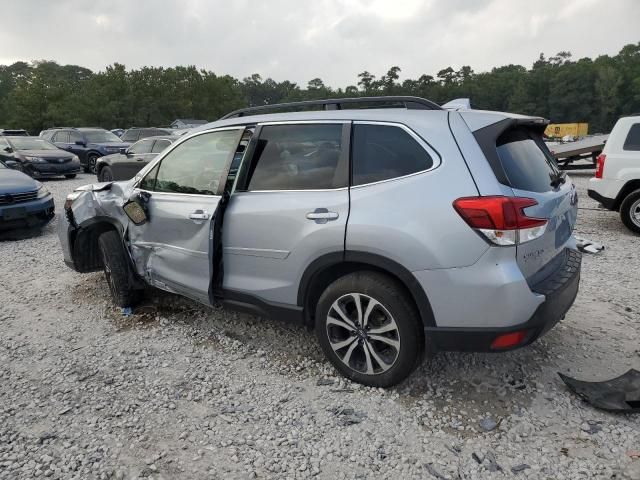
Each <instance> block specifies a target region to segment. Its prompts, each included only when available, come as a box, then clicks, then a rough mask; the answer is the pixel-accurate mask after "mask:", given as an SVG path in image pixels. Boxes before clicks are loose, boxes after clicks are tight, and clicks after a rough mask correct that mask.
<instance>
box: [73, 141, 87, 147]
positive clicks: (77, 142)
mask: <svg viewBox="0 0 640 480" xmlns="http://www.w3.org/2000/svg"><path fill="white" fill-rule="evenodd" d="M75 143H76V145H79V146H81V147H86V146H87V144H86V143H85V142H83V141H82V140H78V141H76V142H75Z"/></svg>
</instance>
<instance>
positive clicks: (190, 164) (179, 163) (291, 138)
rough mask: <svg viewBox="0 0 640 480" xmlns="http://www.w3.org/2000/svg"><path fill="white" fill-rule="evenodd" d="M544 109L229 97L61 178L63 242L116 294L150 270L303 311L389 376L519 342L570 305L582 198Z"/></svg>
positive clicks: (162, 277)
mask: <svg viewBox="0 0 640 480" xmlns="http://www.w3.org/2000/svg"><path fill="white" fill-rule="evenodd" d="M362 107H366V108H362ZM546 124H547V121H546V120H544V119H542V118H539V117H529V116H523V115H516V114H508V113H500V112H489V111H479V110H472V109H469V108H465V107H463V106H460V105H456V104H453V105H449V104H447V105H445V106H443V107H441V106H439V105H437V104H435V103H433V102H431V101H429V100H425V99H422V98H417V97H380V98H355V99H332V100H320V101H310V102H297V103H294V104H280V105H270V106H264V107H252V108H247V109H243V110H238V111H235V112H232V113H230V114H228V115H226V116H225V117H223V118H222V119H221V120H218V121H216V122H213V123H210V124H208V125H205V126H203V127H200V128H199V129H197V130H196V131H193V132H192V133H191V134H189V135H188V136H185V137H184V138H181V139H180V140H179V141H177V142H175V143H174V144H172V145H171V147H170V148H168V149H167V150H165V151H164V152H163V153H162V154H160V155H159V156H158V158H156V159H155V160H154V161H152V162H151V163H150V164H148V165H147V166H146V167H145V168H144V169H143V170H141V171H140V172H139V173H138V174H137V175H136V176H135V178H133V179H132V180H130V181H126V182H109V183H99V184H94V185H87V186H85V187H81V188H80V189H78V190H76V191H74V192H73V193H71V194H70V195H69V196H68V197H67V200H66V202H65V212H64V214H63V215H62V217H61V219H60V222H59V226H60V231H59V235H60V240H61V244H62V249H63V252H64V258H65V261H66V263H67V264H68V265H69V266H70V267H71V268H73V269H74V270H76V271H78V272H92V271H97V270H101V269H102V270H104V273H105V276H106V279H107V283H108V285H109V289H110V291H111V294H112V296H113V299H114V302H115V303H116V304H117V305H119V306H122V307H126V306H133V305H135V303H136V302H137V301H138V300H139V297H140V292H141V291H142V289H143V288H144V286H145V285H151V286H153V287H157V288H159V289H162V290H166V291H169V292H173V293H177V294H180V295H184V296H186V297H189V298H192V299H194V300H197V301H199V302H202V303H204V304H207V305H213V304H220V303H222V304H223V305H226V306H229V307H232V308H236V309H240V310H244V311H247V312H251V313H253V314H255V315H258V316H261V317H273V318H276V319H285V320H291V321H296V322H299V323H301V324H304V325H307V326H308V327H310V328H313V329H315V332H316V335H317V337H318V341H319V342H320V345H321V347H322V349H323V351H324V352H325V354H326V356H327V357H328V359H329V360H330V361H331V363H332V364H333V365H334V366H335V368H336V369H337V370H338V371H340V372H341V373H342V374H343V375H345V376H346V377H348V378H350V379H352V380H353V381H356V382H360V383H362V384H365V385H370V386H376V387H389V386H391V385H394V384H397V383H398V382H400V381H402V380H403V379H405V378H406V377H407V376H408V375H409V374H410V373H411V372H412V371H413V370H414V369H415V368H416V366H417V365H418V364H419V362H420V360H421V358H423V357H424V356H425V355H429V354H431V353H433V352H436V351H438V350H456V351H486V352H497V351H506V350H510V349H514V348H518V347H522V346H525V345H528V344H530V343H531V342H533V341H534V340H536V339H537V338H539V337H540V336H541V335H542V334H544V333H545V332H547V331H548V330H549V329H550V328H551V327H553V325H555V324H556V323H557V322H558V321H559V320H561V319H562V318H564V315H565V314H566V312H567V311H568V309H569V308H570V307H571V305H572V304H573V302H574V300H575V297H576V295H577V292H578V284H579V279H580V265H581V256H580V253H579V252H578V251H577V249H576V243H575V239H574V237H573V236H572V231H573V228H574V225H575V222H576V217H577V202H578V198H577V194H576V189H575V186H574V185H573V184H572V182H571V181H570V179H569V178H568V177H567V176H566V175H565V174H564V172H561V171H560V170H559V169H558V167H557V165H556V163H555V161H554V159H553V157H552V156H551V154H550V152H549V150H548V149H547V148H546V146H545V144H544V143H543V141H542V132H543V130H544V128H545V126H546Z"/></svg>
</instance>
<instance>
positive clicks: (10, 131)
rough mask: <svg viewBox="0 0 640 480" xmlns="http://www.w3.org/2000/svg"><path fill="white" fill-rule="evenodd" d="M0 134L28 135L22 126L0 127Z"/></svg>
mask: <svg viewBox="0 0 640 480" xmlns="http://www.w3.org/2000/svg"><path fill="white" fill-rule="evenodd" d="M0 135H4V136H12V137H18V136H20V137H28V136H29V132H27V131H26V130H24V129H22V128H14V129H11V128H0Z"/></svg>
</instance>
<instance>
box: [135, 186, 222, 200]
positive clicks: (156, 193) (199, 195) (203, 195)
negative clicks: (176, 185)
mask: <svg viewBox="0 0 640 480" xmlns="http://www.w3.org/2000/svg"><path fill="white" fill-rule="evenodd" d="M134 189H135V190H138V191H139V192H147V193H151V194H153V195H152V196H154V197H155V196H156V195H181V196H183V197H204V198H217V199H220V198H222V197H221V196H220V195H216V194H214V195H207V194H206V193H177V192H156V191H153V190H145V189H143V188H138V187H134Z"/></svg>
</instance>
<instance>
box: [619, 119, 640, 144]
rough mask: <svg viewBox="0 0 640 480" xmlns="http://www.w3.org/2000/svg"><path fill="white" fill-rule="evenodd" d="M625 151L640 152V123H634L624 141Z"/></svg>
mask: <svg viewBox="0 0 640 480" xmlns="http://www.w3.org/2000/svg"><path fill="white" fill-rule="evenodd" d="M622 148H623V150H634V151H638V150H640V123H634V124H633V125H631V128H630V129H629V133H628V134H627V138H626V140H625V141H624V146H623V147H622Z"/></svg>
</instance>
